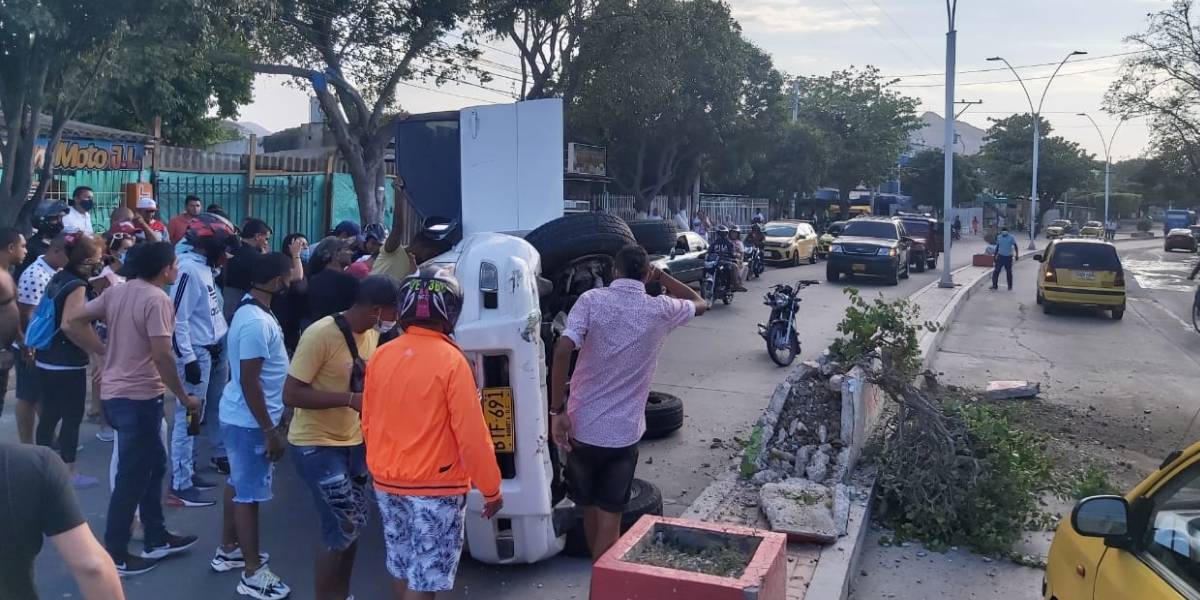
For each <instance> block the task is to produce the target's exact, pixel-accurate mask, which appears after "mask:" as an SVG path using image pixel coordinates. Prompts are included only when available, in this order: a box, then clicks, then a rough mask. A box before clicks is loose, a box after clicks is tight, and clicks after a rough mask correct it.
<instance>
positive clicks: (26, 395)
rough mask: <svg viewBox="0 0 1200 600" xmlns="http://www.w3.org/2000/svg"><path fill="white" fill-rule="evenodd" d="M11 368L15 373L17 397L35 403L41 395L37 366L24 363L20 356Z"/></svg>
mask: <svg viewBox="0 0 1200 600" xmlns="http://www.w3.org/2000/svg"><path fill="white" fill-rule="evenodd" d="M13 370H14V371H16V375H17V399H18V400H23V401H25V402H28V403H30V404H37V402H38V400H41V397H42V391H41V388H42V386H41V383H39V381H38V376H37V367H35V366H32V365H30V364H28V363H26V362H25V359H24V358H23V357H22V358H18V359H17V361H16V365H14V366H13Z"/></svg>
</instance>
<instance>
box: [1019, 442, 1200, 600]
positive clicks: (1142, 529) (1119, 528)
mask: <svg viewBox="0 0 1200 600" xmlns="http://www.w3.org/2000/svg"><path fill="white" fill-rule="evenodd" d="M1198 524H1200V443H1197V444H1193V445H1192V446H1191V447H1190V448H1188V449H1187V450H1184V451H1183V452H1179V451H1175V452H1172V453H1171V454H1170V455H1168V456H1167V458H1166V460H1164V461H1163V463H1162V465H1161V466H1160V467H1159V469H1158V470H1157V471H1155V472H1153V473H1151V474H1150V476H1149V477H1147V478H1146V479H1145V480H1144V481H1142V482H1141V483H1139V484H1138V485H1137V486H1136V487H1134V488H1133V490H1131V491H1130V492H1129V493H1128V494H1126V495H1125V496H1093V497H1091V498H1085V499H1084V500H1082V501H1081V502H1080V503H1079V504H1077V505H1076V506H1075V509H1074V510H1072V511H1071V519H1070V520H1069V521H1066V520H1064V521H1063V522H1062V523H1061V524H1060V525H1059V526H1058V531H1057V532H1056V533H1055V534H1054V542H1053V543H1052V544H1051V545H1050V555H1049V557H1048V558H1047V561H1046V577H1045V579H1044V580H1043V581H1042V597H1043V598H1044V599H1045V600H1084V599H1085V598H1086V599H1088V600H1183V599H1185V598H1188V599H1191V598H1197V597H1200V528H1197V525H1198Z"/></svg>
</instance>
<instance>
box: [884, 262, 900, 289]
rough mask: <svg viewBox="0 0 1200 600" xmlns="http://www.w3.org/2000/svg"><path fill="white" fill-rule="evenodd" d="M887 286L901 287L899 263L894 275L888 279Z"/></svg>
mask: <svg viewBox="0 0 1200 600" xmlns="http://www.w3.org/2000/svg"><path fill="white" fill-rule="evenodd" d="M887 284H888V285H899V284H900V265H899V264H898V263H897V264H896V269H895V270H894V271H892V274H891V275H889V276H888V277H887Z"/></svg>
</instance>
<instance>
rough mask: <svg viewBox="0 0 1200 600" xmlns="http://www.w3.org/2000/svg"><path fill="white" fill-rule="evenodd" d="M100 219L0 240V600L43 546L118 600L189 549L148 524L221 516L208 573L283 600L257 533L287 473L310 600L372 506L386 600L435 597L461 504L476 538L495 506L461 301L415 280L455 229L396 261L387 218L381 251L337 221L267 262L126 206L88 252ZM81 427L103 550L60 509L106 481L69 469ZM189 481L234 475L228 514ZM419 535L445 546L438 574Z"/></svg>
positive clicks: (396, 234)
mask: <svg viewBox="0 0 1200 600" xmlns="http://www.w3.org/2000/svg"><path fill="white" fill-rule="evenodd" d="M399 189H400V192H401V193H403V189H402V188H399ZM95 208H96V204H95V195H94V192H93V191H92V190H91V189H89V188H87V187H80V188H77V189H76V190H74V193H73V194H72V196H71V198H70V200H69V201H66V202H64V201H45V202H42V203H41V204H40V205H39V206H37V207H36V210H35V211H34V214H33V229H34V232H33V234H32V235H30V236H29V237H28V238H26V237H25V236H24V235H22V234H21V233H20V232H19V231H18V230H16V229H13V228H0V348H2V350H0V411H2V410H3V408H4V407H3V404H2V402H3V393H2V392H4V391H6V390H7V389H8V381H7V380H8V376H9V373H10V372H12V373H13V374H14V375H15V378H16V407H15V410H16V413H17V422H18V438H19V442H21V443H19V444H18V443H0V488H3V489H5V490H9V492H6V494H5V495H4V496H5V497H4V498H2V499H0V538H2V539H5V540H14V541H15V543H12V544H9V543H5V544H0V597H4V598H9V597H13V598H17V597H20V598H35V597H36V589H35V588H34V584H33V568H32V565H33V559H34V557H35V556H36V554H37V553H38V551H39V550H40V548H41V545H42V540H43V536H45V537H48V538H49V539H51V540H52V541H53V543H54V545H55V546H56V548H58V549H59V551H60V553H61V554H62V555H63V558H64V560H65V561H66V562H67V564H68V566H70V567H71V568H72V571H73V573H74V574H75V576H76V579H77V580H78V582H79V584H80V586H81V589H82V590H83V592H84V596H85V597H88V598H122V597H123V595H122V594H123V592H122V590H121V586H120V583H119V579H118V577H117V576H118V575H120V576H121V577H129V576H133V575H137V574H141V573H145V572H147V571H149V570H151V569H153V568H154V567H155V566H156V565H157V564H158V561H160V560H162V559H164V558H167V557H169V556H171V555H174V554H178V553H182V552H185V551H187V550H189V549H191V548H192V547H193V546H194V545H195V544H196V543H197V541H198V538H197V536H196V535H190V534H183V533H177V532H174V531H172V530H171V529H169V528H168V526H167V523H166V517H165V515H164V509H163V506H164V504H167V505H173V506H177V507H185V508H196V509H204V508H205V507H211V506H214V505H215V504H216V503H217V502H218V498H219V501H220V502H221V504H222V506H223V510H224V512H223V515H224V518H223V528H222V531H221V538H220V544H219V545H218V547H217V548H215V549H214V551H213V556H212V559H211V561H210V568H211V569H212V570H213V571H217V572H227V571H235V570H239V571H240V572H241V575H240V578H239V579H238V580H237V582H236V584H235V587H236V590H237V592H238V593H240V594H242V595H245V596H249V597H253V598H259V599H262V600H277V599H280V598H285V597H287V596H289V594H290V591H291V590H290V587H289V586H288V585H287V584H286V583H284V582H283V581H281V579H280V578H279V577H278V576H277V575H276V574H275V573H274V572H273V571H272V570H271V568H270V566H269V563H270V555H269V553H268V552H266V551H264V550H263V546H265V544H264V543H262V542H263V541H270V540H269V535H270V534H269V533H268V534H267V535H266V536H262V537H265V538H267V539H266V540H260V530H259V523H260V518H259V515H260V511H261V509H262V507H263V506H264V505H266V504H267V503H268V502H269V501H270V500H271V499H272V478H273V471H274V467H275V464H276V463H277V462H278V461H279V460H280V459H281V458H282V457H283V456H284V454H285V453H290V454H291V456H292V462H294V464H295V466H296V468H297V471H298V474H299V476H300V478H301V479H302V480H303V481H304V483H305V484H306V485H307V486H308V488H309V489H310V491H311V495H312V502H313V505H314V507H315V512H316V516H317V518H316V519H313V520H312V522H314V523H317V524H318V525H316V527H318V528H319V530H320V538H321V540H322V548H321V549H320V551H319V552H318V553H317V556H316V558H315V561H314V568H313V570H312V573H313V585H314V590H315V592H314V596H315V597H316V598H318V599H321V600H327V599H336V600H345V599H346V598H350V597H351V594H350V590H349V585H350V578H351V572H352V568H353V565H354V560H355V554H356V543H357V540H358V538H359V536H360V534H361V532H362V531H363V529H364V527H365V526H366V525H367V515H368V510H367V506H368V502H369V501H371V500H374V501H375V502H376V503H377V504H378V506H379V508H380V514H381V515H382V520H383V523H382V528H383V531H384V533H385V540H386V550H387V557H386V566H387V569H388V571H389V572H390V573H391V574H392V575H393V577H394V578H395V579H396V581H397V586H396V588H397V597H403V598H431V597H432V596H433V594H434V593H436V592H438V591H444V590H448V589H450V588H451V587H452V586H453V580H454V575H455V571H456V569H457V564H458V554H459V553H460V551H461V547H462V538H463V529H462V528H463V523H462V519H463V514H464V506H465V501H464V498H465V494H466V492H467V491H468V490H469V489H470V488H471V487H472V486H474V487H475V488H478V489H479V490H480V491H481V492H482V493H483V495H484V498H485V503H486V506H485V508H484V515H485V516H486V517H488V518H490V517H491V516H493V515H494V514H495V513H496V512H498V511H499V510H500V508H501V507H502V505H503V501H502V499H501V497H500V474H499V470H498V467H497V465H496V461H495V459H494V458H493V449H492V441H491V436H490V434H489V431H488V429H487V427H486V425H485V423H484V420H483V415H482V410H481V407H480V403H479V392H478V390H477V389H476V387H475V380H474V376H473V371H472V368H471V366H470V365H469V364H468V362H467V360H466V358H465V357H464V355H463V354H462V352H461V351H460V350H458V348H457V346H456V345H455V344H454V342H453V339H452V337H451V334H452V333H453V331H454V326H455V323H456V321H457V318H458V314H459V312H460V310H461V305H462V291H461V290H460V289H459V286H458V283H457V281H456V280H455V279H454V277H453V275H452V273H450V272H447V271H445V270H442V269H439V268H436V267H421V268H419V265H421V264H422V263H425V262H426V261H428V260H429V259H430V258H432V257H434V256H436V255H438V254H441V253H443V252H445V251H446V250H448V249H449V247H450V246H451V244H452V243H453V241H454V239H455V236H456V235H457V224H456V223H454V222H452V221H447V220H444V219H430V220H428V221H427V222H426V223H424V228H423V229H422V230H421V232H420V233H418V234H417V235H416V236H415V238H414V239H413V241H412V243H410V244H408V245H407V246H406V245H404V244H403V243H402V239H401V235H400V232H401V231H402V230H403V225H404V224H403V222H402V215H401V213H402V211H396V212H397V215H396V220H395V221H394V222H393V223H392V227H391V230H390V232H389V231H388V230H387V229H386V228H384V227H383V226H382V225H381V224H378V223H373V224H368V225H366V226H365V227H360V226H359V224H357V223H353V222H349V221H347V222H343V223H339V224H338V225H337V226H336V227H334V228H333V230H332V231H330V233H329V235H328V236H326V237H325V238H324V239H321V240H318V241H317V242H316V243H315V244H312V245H310V241H309V240H308V239H307V237H306V236H304V235H303V234H301V233H290V234H288V235H286V236H285V237H284V238H283V240H282V243H281V245H280V247H281V250H280V251H271V247H272V244H271V241H272V238H273V236H274V233H275V232H274V231H273V229H272V228H271V226H270V225H269V224H268V223H266V222H264V221H262V220H259V219H255V218H249V219H246V220H245V221H244V222H242V223H241V224H240V227H237V226H235V225H234V224H233V223H231V222H230V221H229V219H228V217H227V216H226V215H225V214H224V212H223V211H222V210H221V209H220V207H219V206H216V205H209V206H208V207H207V208H205V207H204V204H203V201H202V200H201V199H200V198H197V197H188V198H187V200H186V202H185V211H184V212H183V213H180V214H179V215H175V216H173V217H171V218H170V220H169V221H168V222H167V223H165V224H164V223H163V221H162V220H161V219H160V218H159V215H158V210H157V203H156V202H155V200H154V199H153V198H148V197H146V198H140V199H138V200H137V202H136V203H135V204H134V208H133V209H131V208H128V207H119V208H117V209H116V210H114V211H113V212H112V214H111V218H110V226H109V228H108V229H107V230H106V231H103V232H99V233H97V232H96V231H95V230H94V229H93V226H94V221H93V220H92V213H93V211H94V210H95ZM368 365H371V366H374V365H383V366H381V367H376V368H370V369H368V368H367V367H368ZM85 419H92V420H94V421H96V422H97V423H99V424H101V425H102V426H101V428H100V430H99V432H98V433H97V438H98V439H100V440H101V441H103V442H111V443H112V457H111V467H110V473H109V477H108V478H107V480H108V483H109V486H110V488H111V494H110V496H109V500H108V507H107V517H106V520H105V531H104V533H103V536H102V540H103V543H102V544H101V543H100V542H98V541H97V540H96V538H95V536H93V535H92V533H91V530H90V529H89V528H88V526H87V523H86V522H85V521H84V520H83V518H82V512H81V511H80V508H79V504H78V501H77V499H76V496H75V490H79V489H84V488H89V487H95V486H98V485H99V484H100V480H101V476H102V474H101V473H85V472H83V471H82V470H81V469H79V468H78V467H77V466H76V457H77V452H78V450H79V449H81V446H80V445H79V432H80V427H81V424H82V423H83V422H84V420H85ZM201 445H204V446H206V447H207V449H208V452H207V455H208V456H209V457H210V459H209V462H208V464H206V465H202V464H198V456H199V455H200V454H199V446H201ZM446 464H452V465H453V466H452V467H450V468H448V469H447V468H446V467H445V465H446ZM205 471H208V472H215V473H217V474H219V475H222V476H224V477H225V478H226V481H225V482H224V484H225V485H224V486H223V487H224V489H223V494H221V495H219V496H218V497H214V496H210V495H209V494H211V493H213V490H216V489H217V488H218V487H221V486H220V483H221V482H217V481H214V480H213V479H210V478H208V477H206V476H204V475H202V473H203V472H205ZM164 480H165V481H164ZM430 490H433V491H430ZM416 514H421V515H423V518H420V519H418V518H414V517H413V515H416ZM430 536H434V537H435V538H436V539H439V540H443V542H444V543H442V545H441V546H440V548H439V552H438V553H436V556H430V555H429V552H427V550H428V548H426V543H427V540H429V539H430ZM138 538H140V539H141V540H142V546H141V550H140V551H137V550H133V549H131V545H132V541H133V540H135V539H138ZM456 539H457V542H455V540H456ZM406 594H407V595H406Z"/></svg>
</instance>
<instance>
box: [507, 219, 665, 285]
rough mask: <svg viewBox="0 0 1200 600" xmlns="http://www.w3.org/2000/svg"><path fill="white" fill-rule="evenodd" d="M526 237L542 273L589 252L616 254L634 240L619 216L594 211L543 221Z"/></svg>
mask: <svg viewBox="0 0 1200 600" xmlns="http://www.w3.org/2000/svg"><path fill="white" fill-rule="evenodd" d="M525 241H527V242H529V243H530V245H532V246H533V247H534V248H535V249H537V251H538V253H539V254H541V256H542V273H553V272H554V271H557V270H558V269H559V268H561V267H564V266H566V265H567V264H568V263H570V262H571V261H573V260H575V259H577V258H580V257H583V256H587V255H589V254H605V255H608V256H615V255H616V254H617V252H618V251H620V250H621V248H624V247H625V246H628V245H629V244H633V243H636V242H637V240H635V239H634V237H633V232H631V231H630V230H629V226H628V225H626V224H625V221H623V220H622V219H621V218H620V217H617V216H614V215H610V214H607V213H596V212H591V213H579V214H574V215H566V216H563V217H559V218H557V219H555V220H553V221H550V222H549V223H544V224H542V226H541V227H538V228H537V229H534V230H533V231H530V232H529V233H528V234H527V235H526V236H525ZM672 243H673V242H672Z"/></svg>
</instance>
